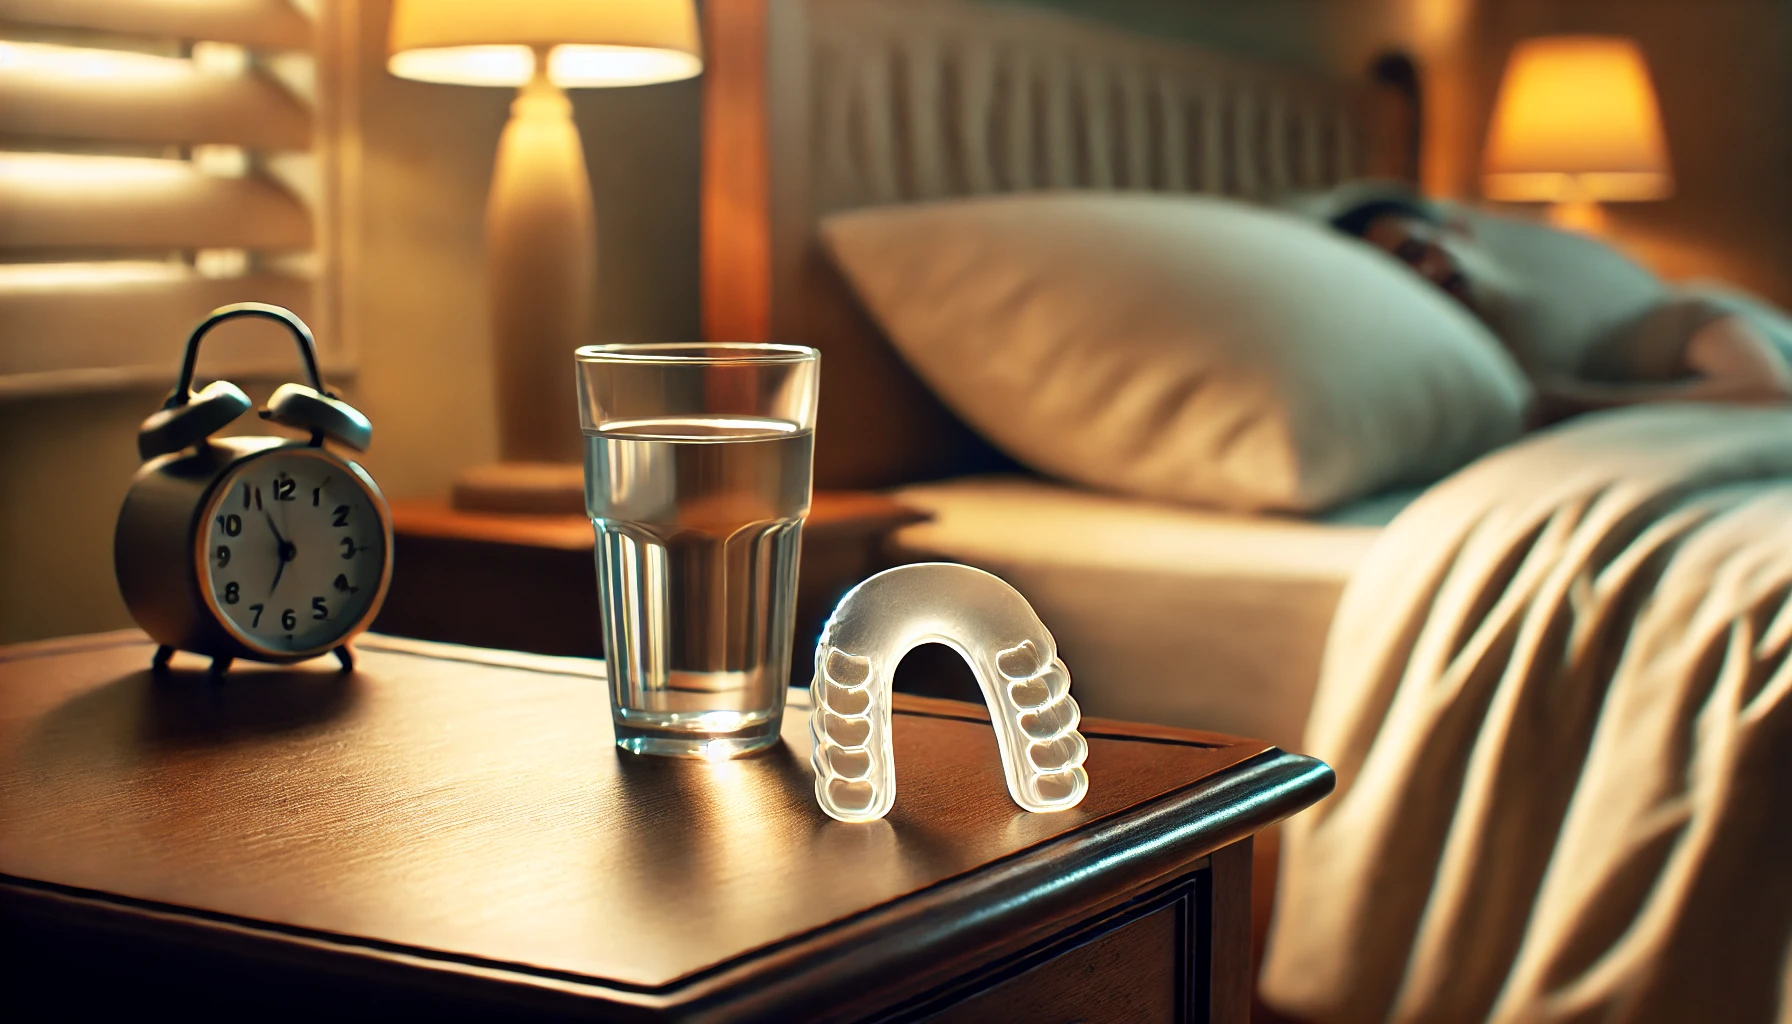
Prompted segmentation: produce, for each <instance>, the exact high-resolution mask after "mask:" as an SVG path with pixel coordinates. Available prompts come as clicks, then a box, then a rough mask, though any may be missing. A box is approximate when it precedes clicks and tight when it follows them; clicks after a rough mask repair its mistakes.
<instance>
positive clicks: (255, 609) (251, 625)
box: [249, 604, 263, 629]
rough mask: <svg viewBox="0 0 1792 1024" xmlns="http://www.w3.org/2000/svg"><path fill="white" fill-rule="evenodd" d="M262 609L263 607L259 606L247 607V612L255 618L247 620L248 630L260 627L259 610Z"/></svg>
mask: <svg viewBox="0 0 1792 1024" xmlns="http://www.w3.org/2000/svg"><path fill="white" fill-rule="evenodd" d="M262 607H263V606H262V605H259V604H252V605H250V606H249V610H250V611H252V612H254V613H255V618H253V619H251V620H249V628H250V629H255V628H257V627H259V626H260V625H261V609H262Z"/></svg>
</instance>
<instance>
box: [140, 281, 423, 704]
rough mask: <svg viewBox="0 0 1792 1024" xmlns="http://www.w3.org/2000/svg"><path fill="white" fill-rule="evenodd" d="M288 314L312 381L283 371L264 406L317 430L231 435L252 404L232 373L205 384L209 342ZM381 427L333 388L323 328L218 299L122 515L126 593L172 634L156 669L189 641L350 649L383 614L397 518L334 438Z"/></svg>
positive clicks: (159, 420) (298, 655) (237, 653)
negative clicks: (223, 330) (232, 328)
mask: <svg viewBox="0 0 1792 1024" xmlns="http://www.w3.org/2000/svg"><path fill="white" fill-rule="evenodd" d="M248 317H256V318H262V319H267V320H273V321H276V322H278V323H280V324H282V325H284V326H285V327H286V328H287V329H288V330H289V331H290V332H291V333H292V336H293V339H294V340H295V341H296V342H297V343H298V347H299V357H300V359H301V361H302V362H303V363H304V366H305V373H306V377H307V379H308V381H309V384H282V385H281V386H280V387H279V389H277V390H276V391H275V392H274V394H273V396H272V397H271V398H270V399H269V400H268V404H267V408H265V409H262V410H261V413H260V414H261V417H262V418H263V419H266V420H269V421H271V422H274V423H278V424H280V425H281V426H285V427H291V428H294V429H296V430H298V431H299V432H300V433H302V434H304V435H306V436H305V437H303V438H291V437H249V436H230V437H217V436H214V435H216V434H217V433H218V432H219V431H221V430H223V429H224V428H225V427H227V426H229V425H230V424H231V423H232V422H234V421H235V420H236V419H237V418H238V417H240V416H242V415H243V414H244V413H246V412H248V411H249V409H250V408H251V404H252V403H250V401H249V398H248V396H247V395H245V394H243V392H242V390H241V389H240V388H238V387H237V386H236V385H234V384H232V383H230V382H228V381H216V382H214V383H212V384H208V385H206V386H205V387H204V388H202V389H201V390H199V391H197V392H195V391H193V390H192V388H193V372H194V368H195V364H196V362H197V361H198V358H199V342H200V340H201V339H203V338H204V337H205V335H206V333H207V332H208V331H210V330H211V329H212V328H214V327H216V326H218V325H219V324H222V323H225V322H227V321H230V320H236V319H241V318H248ZM372 434H373V425H372V424H371V423H369V422H368V421H367V417H365V416H363V415H361V414H360V413H359V412H357V411H356V410H355V409H354V408H353V407H352V406H350V405H348V404H347V403H346V402H343V401H341V400H340V399H338V398H336V397H335V396H334V395H332V394H330V393H329V392H328V391H326V390H324V386H323V381H322V379H321V378H320V377H319V376H318V372H317V346H316V343H315V342H314V341H313V340H312V337H311V330H310V328H308V327H306V326H305V323H304V321H302V320H300V319H299V318H298V317H297V316H295V315H293V313H292V312H291V311H290V310H286V309H282V308H280V307H279V306H269V305H263V304H261V303H258V302H243V303H237V304H236V305H231V306H224V307H222V308H220V309H216V310H213V311H212V313H211V315H209V316H207V317H206V318H205V320H204V321H203V322H201V323H200V324H199V326H198V327H196V328H195V329H194V330H193V333H192V336H191V337H189V338H188V339H187V349H186V356H185V358H184V360H183V361H182V363H181V369H180V379H179V381H178V382H177V383H176V384H175V385H174V391H173V393H172V394H170V395H169V397H168V400H167V401H166V402H165V403H163V406H162V409H161V410H160V411H159V412H157V413H156V414H155V415H153V416H151V417H150V418H149V419H147V420H144V421H143V426H142V427H141V428H139V429H138V431H137V450H138V452H139V454H141V455H142V457H143V459H144V463H143V467H142V468H141V469H139V470H138V471H137V475H136V476H135V477H133V478H132V480H131V489H130V491H129V493H128V494H126V495H125V499H124V507H123V508H122V509H120V510H119V513H118V529H117V532H116V533H115V534H114V537H113V545H112V552H113V554H112V557H113V564H114V567H115V569H116V571H117V574H118V589H119V590H120V591H122V592H123V594H124V601H125V604H126V605H128V606H129V607H130V610H131V615H132V617H133V618H135V619H136V620H137V624H138V625H139V626H142V627H143V629H144V631H145V632H147V633H148V634H149V635H150V637H151V638H153V639H154V640H155V641H156V643H158V644H160V645H161V646H160V647H159V648H158V649H157V651H156V655H155V668H156V670H157V671H158V672H159V671H162V670H165V669H166V668H167V666H168V662H169V659H170V658H172V657H173V655H174V652H175V651H177V650H181V651H190V652H192V653H194V654H199V655H203V656H205V657H209V658H211V659H212V666H211V668H212V673H213V675H214V676H221V675H223V673H224V672H226V671H228V669H229V668H230V665H231V662H232V661H233V660H234V659H236V658H248V659H251V660H254V661H265V662H274V663H277V664H285V663H290V662H296V661H302V660H304V659H306V658H312V657H316V656H317V655H320V654H324V653H328V652H334V653H335V655H336V657H337V659H338V660H339V661H340V662H341V664H342V667H343V669H344V670H347V669H351V668H353V667H354V660H353V656H352V654H351V653H350V651H349V647H348V642H349V640H350V639H351V638H353V637H354V636H355V635H356V634H358V633H360V632H361V631H362V630H364V629H366V628H367V626H368V624H369V623H370V622H372V621H373V617H374V615H375V614H377V613H378V612H379V608H380V602H381V601H382V600H383V599H384V598H385V595H386V584H387V583H388V582H389V581H390V579H391V576H392V518H391V513H390V511H389V510H388V509H387V507H386V499H385V496H384V495H382V494H381V493H380V489H379V487H378V486H377V485H376V484H375V483H374V482H373V478H372V477H370V476H368V475H367V471H366V470H364V469H362V468H361V467H360V466H359V465H356V464H355V463H354V462H353V461H352V460H350V459H346V458H343V457H342V456H340V455H338V454H336V453H335V452H333V451H331V450H330V448H329V447H328V446H327V445H328V444H329V443H334V444H336V445H339V446H341V447H343V448H347V449H352V450H354V451H365V450H366V448H367V444H368V441H369V440H370V439H371V437H372Z"/></svg>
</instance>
